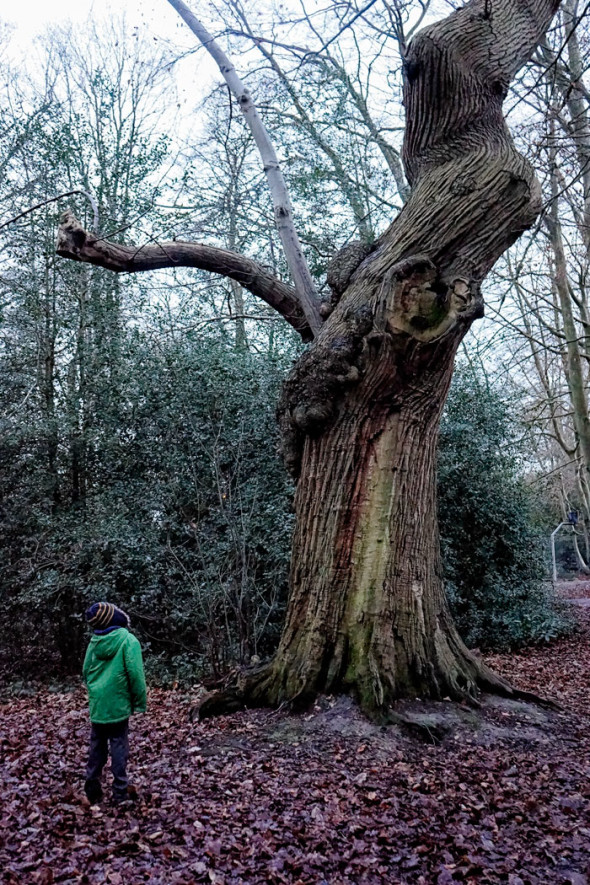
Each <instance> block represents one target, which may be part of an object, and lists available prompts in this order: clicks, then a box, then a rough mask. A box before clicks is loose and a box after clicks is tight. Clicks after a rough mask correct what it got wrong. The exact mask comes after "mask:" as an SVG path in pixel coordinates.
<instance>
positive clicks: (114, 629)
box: [82, 602, 146, 805]
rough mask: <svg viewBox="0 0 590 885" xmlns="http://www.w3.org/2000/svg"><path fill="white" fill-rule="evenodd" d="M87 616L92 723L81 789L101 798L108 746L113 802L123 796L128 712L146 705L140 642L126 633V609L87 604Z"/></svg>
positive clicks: (85, 670) (94, 799)
mask: <svg viewBox="0 0 590 885" xmlns="http://www.w3.org/2000/svg"><path fill="white" fill-rule="evenodd" d="M86 620H87V622H88V624H89V626H90V627H92V628H93V631H94V635H93V636H92V639H91V640H90V644H89V646H88V649H87V651H86V657H85V658H84V668H83V671H82V672H83V678H84V682H85V683H86V686H87V688H88V700H89V703H90V722H91V726H92V730H91V733H90V754H89V757H88V765H87V767H86V783H85V784H84V792H85V793H86V795H87V797H88V800H89V802H90V803H91V804H93V805H94V804H95V803H96V802H99V801H100V799H101V798H102V787H101V784H100V777H101V774H102V770H103V768H104V766H105V763H106V761H107V757H108V751H109V745H110V751H111V771H112V772H113V801H114V802H115V804H118V803H119V802H123V801H124V800H125V799H127V798H128V794H127V786H128V782H127V771H126V769H127V759H128V757H129V717H130V716H131V714H132V713H145V710H146V687H145V677H144V674H143V661H142V657H141V646H140V644H139V642H138V641H137V639H136V638H135V636H133V634H132V633H129V618H128V617H127V615H126V614H125V612H123V611H121V609H120V608H117V606H116V605H112V604H111V603H110V602H96V603H95V604H94V605H91V606H90V608H89V609H88V610H87V612H86Z"/></svg>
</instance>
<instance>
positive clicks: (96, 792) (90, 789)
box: [84, 778, 102, 805]
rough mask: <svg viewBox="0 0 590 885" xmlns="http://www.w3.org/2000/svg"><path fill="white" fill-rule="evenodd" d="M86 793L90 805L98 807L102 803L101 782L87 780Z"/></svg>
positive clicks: (94, 779)
mask: <svg viewBox="0 0 590 885" xmlns="http://www.w3.org/2000/svg"><path fill="white" fill-rule="evenodd" d="M84 792H85V793H86V798H87V799H88V801H89V802H90V804H91V805H96V804H97V802H100V800H101V799H102V787H101V785H100V781H99V780H98V779H97V778H91V779H90V780H87V781H86V783H85V784H84Z"/></svg>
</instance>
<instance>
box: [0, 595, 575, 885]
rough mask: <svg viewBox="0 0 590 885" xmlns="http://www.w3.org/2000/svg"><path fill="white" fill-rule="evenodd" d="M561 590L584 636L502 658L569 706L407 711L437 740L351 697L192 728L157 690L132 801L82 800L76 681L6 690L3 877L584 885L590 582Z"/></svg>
mask: <svg viewBox="0 0 590 885" xmlns="http://www.w3.org/2000/svg"><path fill="white" fill-rule="evenodd" d="M565 590H566V593H565V595H569V596H571V597H576V598H578V599H579V600H580V602H579V603H577V604H576V611H577V612H578V613H579V618H580V627H581V629H580V632H578V633H577V634H575V635H573V636H571V637H569V638H567V639H562V640H559V641H556V642H554V643H552V644H551V645H548V646H545V647H543V648H532V649H527V650H525V651H522V652H520V653H518V654H506V655H499V654H497V655H493V656H491V657H490V658H489V661H490V663H491V664H492V666H493V667H495V668H496V669H497V670H498V671H499V672H501V673H502V674H503V675H504V676H506V677H508V678H509V679H511V680H513V682H514V683H515V684H516V685H518V686H519V687H520V688H523V689H528V690H531V691H535V692H537V693H542V694H544V695H546V696H552V697H554V698H556V699H557V701H558V702H559V704H560V709H559V710H557V711H548V710H547V709H545V708H541V707H539V706H534V705H531V704H524V703H514V702H509V701H506V700H500V699H497V698H496V699H494V698H487V699H484V703H483V705H482V708H481V710H480V711H478V712H476V711H474V710H473V709H471V708H468V707H462V706H461V705H456V704H451V703H449V702H444V701H443V702H441V703H439V704H428V705H424V704H422V705H420V704H417V703H414V704H412V703H409V704H406V705H405V712H406V713H407V714H408V715H410V716H411V715H413V716H414V717H415V718H416V719H417V720H420V718H421V717H424V716H427V717H430V718H429V719H426V720H423V721H426V722H428V721H431V719H432V717H434V719H436V720H437V721H444V723H445V726H444V729H443V730H442V731H440V730H436V729H435V730H434V731H433V733H432V737H433V738H434V739H436V741H437V742H435V743H432V742H430V741H429V732H428V730H427V729H426V730H425V729H423V730H422V731H420V732H416V733H413V732H411V731H409V730H405V731H404V730H400V728H398V727H389V728H380V727H378V726H374V725H371V724H369V723H368V722H366V721H365V720H364V719H363V718H362V717H361V716H360V715H359V714H358V713H357V711H356V710H355V709H354V707H353V706H352V704H351V703H350V702H349V701H348V700H346V699H344V698H339V699H334V698H325V699H322V700H321V701H320V702H319V703H318V704H317V705H316V706H315V707H314V708H313V710H311V711H309V712H308V713H307V714H302V715H298V716H293V715H288V714H287V713H286V712H284V711H279V712H271V711H268V710H262V711H248V712H244V713H238V714H235V715H233V716H227V717H220V718H217V719H214V720H208V721H206V722H204V723H194V724H193V723H191V722H190V721H189V718H188V713H189V710H190V708H191V706H192V705H193V703H194V702H195V698H196V693H195V692H181V691H168V692H165V691H160V690H152V691H151V692H150V696H149V712H148V713H147V715H145V716H141V717H136V718H135V719H134V720H133V721H132V732H131V744H132V758H131V763H130V773H131V776H132V779H133V782H134V784H135V785H136V787H137V791H138V797H139V798H138V801H136V802H135V803H133V804H132V805H130V806H129V807H126V808H121V807H113V806H112V805H111V804H110V803H109V801H108V799H107V800H105V802H104V803H103V804H102V805H99V806H92V807H91V806H89V804H88V802H87V800H86V799H85V797H84V795H83V791H82V786H83V779H82V777H83V775H82V772H83V765H84V759H85V755H86V742H87V738H88V722H87V713H86V699H85V693H84V691H83V690H82V689H81V688H78V689H76V690H74V691H71V692H63V691H62V692H50V691H48V690H40V691H37V692H36V693H35V694H33V695H31V696H27V697H5V698H3V701H5V702H3V703H2V705H1V707H0V716H1V719H0V722H1V725H0V756H1V758H2V766H1V768H0V882H2V883H6V885H29V883H31V885H51V883H54V882H55V883H57V882H60V883H65V885H74V883H91V885H99V883H111V885H135V883H142V882H150V883H157V885H188V883H200V882H205V883H214V885H233V883H242V882H244V883H261V885H262V883H302V885H303V883H306V885H307V883H323V885H328V883H329V885H340V883H342V885H344V883H351V885H353V883H354V885H356V883H388V885H397V883H404V885H405V883H407V885H452V883H508V885H562V883H563V885H567V883H570V885H588V883H589V882H590V727H589V726H590V711H589V709H588V694H589V682H590V678H589V674H590V608H589V607H588V606H587V605H586V604H585V603H584V600H590V584H587V585H575V586H573V585H572V586H571V587H568V588H565ZM569 591H571V592H569ZM573 604H574V603H572V605H573ZM420 734H421V737H420V736H419V735H420ZM417 735H418V736H417ZM437 735H438V738H437Z"/></svg>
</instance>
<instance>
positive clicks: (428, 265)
mask: <svg viewBox="0 0 590 885" xmlns="http://www.w3.org/2000/svg"><path fill="white" fill-rule="evenodd" d="M171 2H172V0H171ZM558 3H559V0H471V2H469V3H468V4H467V5H466V6H465V7H464V8H463V9H460V10H459V11H457V12H454V13H453V14H452V15H450V16H449V17H448V18H447V19H445V20H444V21H442V22H438V23H437V24H434V25H432V26H430V27H428V28H426V29H425V30H423V31H422V32H421V33H419V34H418V35H417V36H416V37H415V38H414V40H413V41H412V43H411V45H410V47H409V50H408V53H407V57H406V59H405V106H406V112H407V130H406V138H405V143H404V162H405V167H406V173H407V177H408V180H409V182H410V184H411V187H412V189H411V193H410V197H409V199H408V202H407V203H406V205H405V206H404V209H403V211H402V212H401V213H400V215H399V216H398V218H397V219H396V220H395V222H394V223H393V224H392V225H391V227H390V228H389V230H387V231H386V232H385V234H384V235H383V236H382V237H381V238H380V239H379V241H378V242H377V243H376V244H375V246H374V247H372V248H370V249H369V248H367V247H360V246H359V247H349V248H348V249H347V250H346V251H345V252H344V253H341V254H340V255H339V256H337V259H336V261H335V262H334V263H333V266H332V268H331V269H330V272H329V274H328V279H329V281H330V282H331V285H332V287H333V296H334V297H333V299H332V301H331V304H330V305H329V306H328V305H325V306H324V311H323V316H325V315H326V313H327V309H326V308H328V307H331V308H333V310H332V312H331V314H330V315H329V316H328V318H327V320H326V322H325V323H324V324H323V326H322V327H321V329H320V330H319V333H318V334H317V336H316V337H315V339H314V342H313V344H312V346H311V348H310V350H309V351H307V353H305V354H304V356H303V357H302V358H301V360H300V361H299V363H298V365H297V366H296V367H295V369H294V371H293V373H292V374H291V376H290V378H289V379H288V380H287V382H286V384H285V388H284V393H283V397H282V401H281V404H280V406H279V420H280V426H281V431H282V440H283V452H284V455H285V460H286V463H287V464H288V466H289V467H290V469H291V470H292V471H293V472H294V474H295V475H297V476H298V478H299V481H298V487H297V494H296V502H295V503H296V512H297V525H296V530H295V535H294V540H293V551H292V566H291V587H290V598H289V605H288V611H287V618H286V624H285V628H284V631H283V635H282V638H281V642H280V645H279V649H278V651H277V653H276V655H275V657H274V659H273V660H272V661H271V662H270V664H268V665H267V666H265V667H262V668H261V669H259V670H258V671H256V672H252V673H247V674H246V675H245V676H244V677H243V679H242V680H241V682H240V684H239V685H237V686H236V687H234V688H233V689H231V690H230V691H228V692H225V693H221V694H219V695H216V696H214V697H212V698H210V699H209V700H208V701H207V702H205V704H204V705H203V706H202V708H201V714H202V715H207V714H211V713H213V712H218V711H221V710H228V709H232V708H233V707H235V706H236V705H242V704H250V705H258V704H279V703H281V702H284V701H307V700H308V699H310V698H311V697H313V696H314V695H315V694H316V693H317V692H322V691H331V692H337V691H346V692H351V693H353V694H354V695H355V696H356V697H357V698H358V699H359V701H360V703H361V705H362V707H363V709H364V710H365V711H367V712H368V713H369V714H370V715H373V716H376V717H378V716H383V715H384V716H386V715H387V711H388V708H389V707H390V705H391V704H392V702H393V701H394V700H395V699H396V698H399V697H403V696H411V697H415V696H416V695H419V696H422V697H424V696H427V697H434V698H439V697H444V696H447V695H449V696H452V697H455V698H461V697H468V698H473V697H475V696H476V695H477V693H478V692H479V691H480V689H482V688H484V689H485V688H487V689H493V690H499V691H503V692H508V693H509V692H510V691H511V689H510V687H509V686H508V685H506V684H505V683H504V682H503V681H502V680H500V679H499V678H497V677H496V676H494V675H493V674H492V673H491V672H490V671H489V670H487V669H486V668H485V667H484V666H483V665H482V664H481V662H480V661H479V660H478V659H476V658H475V657H474V656H473V655H471V654H470V653H469V651H468V650H467V649H466V648H465V646H464V645H463V643H462V642H461V640H460V639H459V637H458V635H457V633H456V630H455V628H454V626H453V624H452V621H451V618H450V615H449V611H448V607H447V602H446V599H445V595H444V591H443V586H442V580H441V564H440V551H439V542H438V532H437V521H436V500H435V451H436V444H437V434H438V423H439V418H440V414H441V411H442V407H443V404H444V400H445V397H446V394H447V391H448V387H449V384H450V380H451V375H452V369H453V360H454V356H455V353H456V351H457V347H458V345H459V343H460V342H461V340H462V338H463V337H464V335H465V334H466V332H467V331H468V329H469V327H470V325H471V323H472V322H473V320H474V319H476V318H477V317H479V316H481V315H482V313H483V301H482V297H481V291H480V287H481V283H482V280H483V279H484V277H485V276H486V274H487V273H488V271H489V270H490V268H491V267H492V265H493V264H494V262H495V261H496V260H497V258H498V257H499V256H500V255H501V254H502V253H503V252H504V250H505V249H507V248H508V247H509V246H510V245H511V243H513V242H514V240H515V239H516V238H517V237H518V236H519V234H520V233H521V232H522V231H523V230H525V229H526V228H527V227H529V226H530V225H531V224H532V223H533V221H534V220H535V218H536V216H537V214H538V212H539V210H540V205H541V200H540V188H539V186H538V183H537V181H536V179H535V176H534V173H533V170H532V169H531V167H530V165H529V164H528V162H527V161H526V160H525V159H524V158H523V157H522V156H521V155H520V154H519V153H518V152H517V151H516V149H515V147H514V145H513V143H512V140H511V138H510V135H509V132H508V129H507V127H506V124H505V122H504V119H503V116H502V103H503V100H504V97H505V95H506V92H507V89H508V86H509V83H510V81H511V79H512V78H513V77H514V75H515V74H516V72H517V71H518V69H519V68H520V67H521V66H522V65H523V64H524V63H525V61H526V60H527V59H528V58H529V57H530V55H531V54H532V52H533V50H534V48H535V46H536V44H537V43H538V42H539V40H540V39H541V38H542V37H543V34H544V33H545V30H546V29H547V26H548V24H549V22H550V20H551V17H552V15H553V14H554V12H555V10H556V9H557V6H558ZM59 252H60V254H62V255H64V256H67V257H70V258H75V259H77V260H81V261H91V262H93V263H96V264H103V265H104V266H105V267H110V268H111V269H113V270H122V271H134V270H145V269H149V268H150V267H164V266H168V267H169V266H174V264H183V263H186V264H190V265H192V266H198V267H206V268H207V269H210V270H215V271H217V272H220V273H224V274H225V275H227V276H231V277H233V278H234V279H237V280H238V281H239V282H240V283H241V284H242V285H244V286H246V287H247V288H249V289H250V291H253V292H255V293H256V294H258V295H259V296H260V297H263V298H264V299H265V300H266V301H267V302H268V303H269V304H272V305H273V306H274V307H275V308H276V309H277V310H279V312H281V313H282V314H283V315H284V316H285V317H286V318H287V319H288V320H289V321H290V322H291V323H292V324H293V325H294V326H296V327H299V328H301V329H302V331H304V330H305V320H307V322H308V323H309V326H311V328H312V330H313V331H315V324H314V323H312V322H311V321H310V319H309V312H308V311H306V312H305V319H303V318H302V311H301V308H300V307H298V306H297V305H296V303H294V302H296V297H295V293H293V292H292V290H290V289H289V287H286V286H285V285H284V284H280V283H278V281H275V282H274V283H273V282H272V280H269V277H268V274H267V273H266V272H265V271H264V270H263V269H262V268H260V267H259V266H257V265H256V264H255V262H251V261H248V260H247V259H243V258H241V257H240V256H236V255H235V254H233V253H227V252H223V251H222V250H214V249H211V248H210V247H203V246H196V245H191V244H186V243H183V244H178V243H175V244H166V245H163V246H147V247H145V248H142V249H138V250H133V249H129V248H127V249H125V248H124V247H120V246H115V245H113V244H108V243H106V242H105V241H104V240H98V239H97V238H96V237H92V236H89V235H87V234H86V233H85V232H83V231H81V230H80V229H79V226H77V225H76V223H75V220H74V219H72V218H71V217H69V218H68V219H67V220H66V224H65V225H64V227H63V228H62V230H61V234H60V240H59ZM367 253H369V254H367ZM309 326H308V327H307V329H309Z"/></svg>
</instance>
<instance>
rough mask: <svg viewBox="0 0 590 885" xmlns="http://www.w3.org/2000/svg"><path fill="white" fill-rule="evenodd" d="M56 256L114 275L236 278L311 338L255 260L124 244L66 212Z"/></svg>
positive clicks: (285, 290)
mask: <svg viewBox="0 0 590 885" xmlns="http://www.w3.org/2000/svg"><path fill="white" fill-rule="evenodd" d="M57 254H58V255H61V256H62V258H72V259H74V261H84V262H87V263H88V264H96V265H98V266H99V267H104V268H106V269H107V270H112V271H115V273H137V272H138V271H143V270H158V269H160V268H169V267H197V268H200V269H201V270H208V271H211V272H212V273H217V274H221V275H222V276H224V277H229V278H230V279H232V280H236V281H237V282H238V283H240V285H242V286H243V287H244V288H245V289H248V291H249V292H252V294H253V295H256V296H257V297H258V298H261V299H262V300H263V301H265V302H266V303H267V304H268V305H269V306H270V307H272V308H273V309H274V310H276V311H277V313H280V314H281V316H283V317H284V318H285V319H286V320H287V322H288V323H290V324H291V325H292V326H293V328H294V329H296V330H297V331H298V332H299V334H300V335H301V336H302V338H303V339H304V340H309V339H310V338H311V337H312V334H311V329H310V327H309V324H308V322H307V320H306V318H305V316H304V314H303V310H302V308H301V306H300V304H299V301H298V299H297V296H296V295H295V291H294V290H293V289H292V288H291V287H290V286H288V285H286V283H283V282H282V281H281V280H279V279H277V278H276V277H275V276H273V274H271V273H269V272H268V271H267V270H266V269H265V268H264V267H263V266H262V265H261V264H258V262H257V261H253V260H252V259H251V258H246V257H245V256H244V255H238V253H237V252H230V251H228V250H227V249H218V248H216V247H215V246H205V245H202V244H201V243H185V242H182V241H181V240H175V241H174V242H171V243H148V244H146V245H143V246H123V245H120V244H119V243H111V242H109V241H108V240H105V239H103V238H100V237H96V236H94V234H91V233H89V232H88V231H85V230H84V228H83V227H82V225H81V224H80V222H79V221H78V220H77V218H76V217H75V216H74V215H73V213H72V212H70V211H67V212H65V213H64V215H63V217H62V221H61V225H60V227H59V233H58V239H57Z"/></svg>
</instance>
